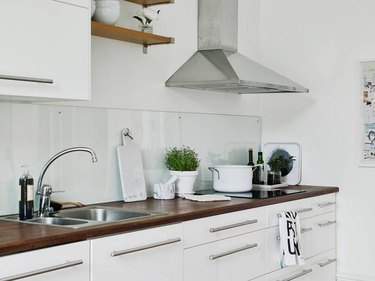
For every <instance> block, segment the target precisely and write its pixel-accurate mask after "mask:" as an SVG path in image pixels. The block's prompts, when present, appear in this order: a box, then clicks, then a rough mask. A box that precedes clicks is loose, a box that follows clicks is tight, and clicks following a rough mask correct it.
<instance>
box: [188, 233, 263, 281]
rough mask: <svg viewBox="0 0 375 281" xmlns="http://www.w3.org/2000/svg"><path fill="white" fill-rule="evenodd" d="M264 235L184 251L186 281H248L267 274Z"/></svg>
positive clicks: (218, 242) (231, 239) (250, 235)
mask: <svg viewBox="0 0 375 281" xmlns="http://www.w3.org/2000/svg"><path fill="white" fill-rule="evenodd" d="M265 259H266V247H265V231H264V230H260V231H255V232H252V233H247V234H243V235H239V236H235V237H232V238H228V239H223V240H219V241H216V242H211V243H207V244H204V245H200V246H196V247H192V248H189V249H185V251H184V280H185V281H197V280H205V281H228V280H238V281H247V280H250V279H252V278H255V277H257V276H260V275H262V274H265V272H266V264H265Z"/></svg>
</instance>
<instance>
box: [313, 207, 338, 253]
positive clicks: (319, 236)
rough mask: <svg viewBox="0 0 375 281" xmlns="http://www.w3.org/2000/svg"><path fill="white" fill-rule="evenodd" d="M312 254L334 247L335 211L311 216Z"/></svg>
mask: <svg viewBox="0 0 375 281" xmlns="http://www.w3.org/2000/svg"><path fill="white" fill-rule="evenodd" d="M312 224H313V229H314V230H313V237H312V255H317V254H320V253H322V252H325V251H328V250H331V249H335V248H336V212H331V213H327V214H323V215H320V216H316V217H314V218H313V221H312Z"/></svg>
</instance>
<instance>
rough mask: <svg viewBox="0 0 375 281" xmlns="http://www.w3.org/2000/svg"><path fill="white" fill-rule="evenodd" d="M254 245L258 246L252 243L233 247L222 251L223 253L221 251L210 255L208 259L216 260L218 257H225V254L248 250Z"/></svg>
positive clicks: (254, 246)
mask: <svg viewBox="0 0 375 281" xmlns="http://www.w3.org/2000/svg"><path fill="white" fill-rule="evenodd" d="M256 247H258V244H257V243H254V244H250V245H246V246H243V247H240V248H237V249H234V250H230V251H227V252H224V253H221V254H217V255H211V256H209V257H208V258H209V259H210V260H216V259H219V258H222V257H225V256H229V255H232V254H235V253H239V252H242V251H245V250H249V249H252V248H256Z"/></svg>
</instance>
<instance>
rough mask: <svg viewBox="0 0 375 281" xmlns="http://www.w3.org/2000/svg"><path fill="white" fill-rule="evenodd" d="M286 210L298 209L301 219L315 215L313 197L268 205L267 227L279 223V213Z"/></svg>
mask: <svg viewBox="0 0 375 281" xmlns="http://www.w3.org/2000/svg"><path fill="white" fill-rule="evenodd" d="M285 211H297V212H298V215H299V218H300V219H304V218H308V217H312V216H313V215H314V212H313V208H312V201H311V198H306V199H302V200H296V201H290V202H285V203H280V204H275V205H270V206H267V227H270V226H276V225H278V224H279V220H278V216H277V215H278V214H280V213H281V212H285Z"/></svg>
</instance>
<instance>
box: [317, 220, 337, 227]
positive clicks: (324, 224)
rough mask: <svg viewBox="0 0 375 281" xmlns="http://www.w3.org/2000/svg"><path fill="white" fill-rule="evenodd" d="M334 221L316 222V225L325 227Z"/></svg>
mask: <svg viewBox="0 0 375 281" xmlns="http://www.w3.org/2000/svg"><path fill="white" fill-rule="evenodd" d="M335 223H336V221H328V222H326V223H318V225H319V226H320V227H326V226H329V225H331V224H335Z"/></svg>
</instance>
